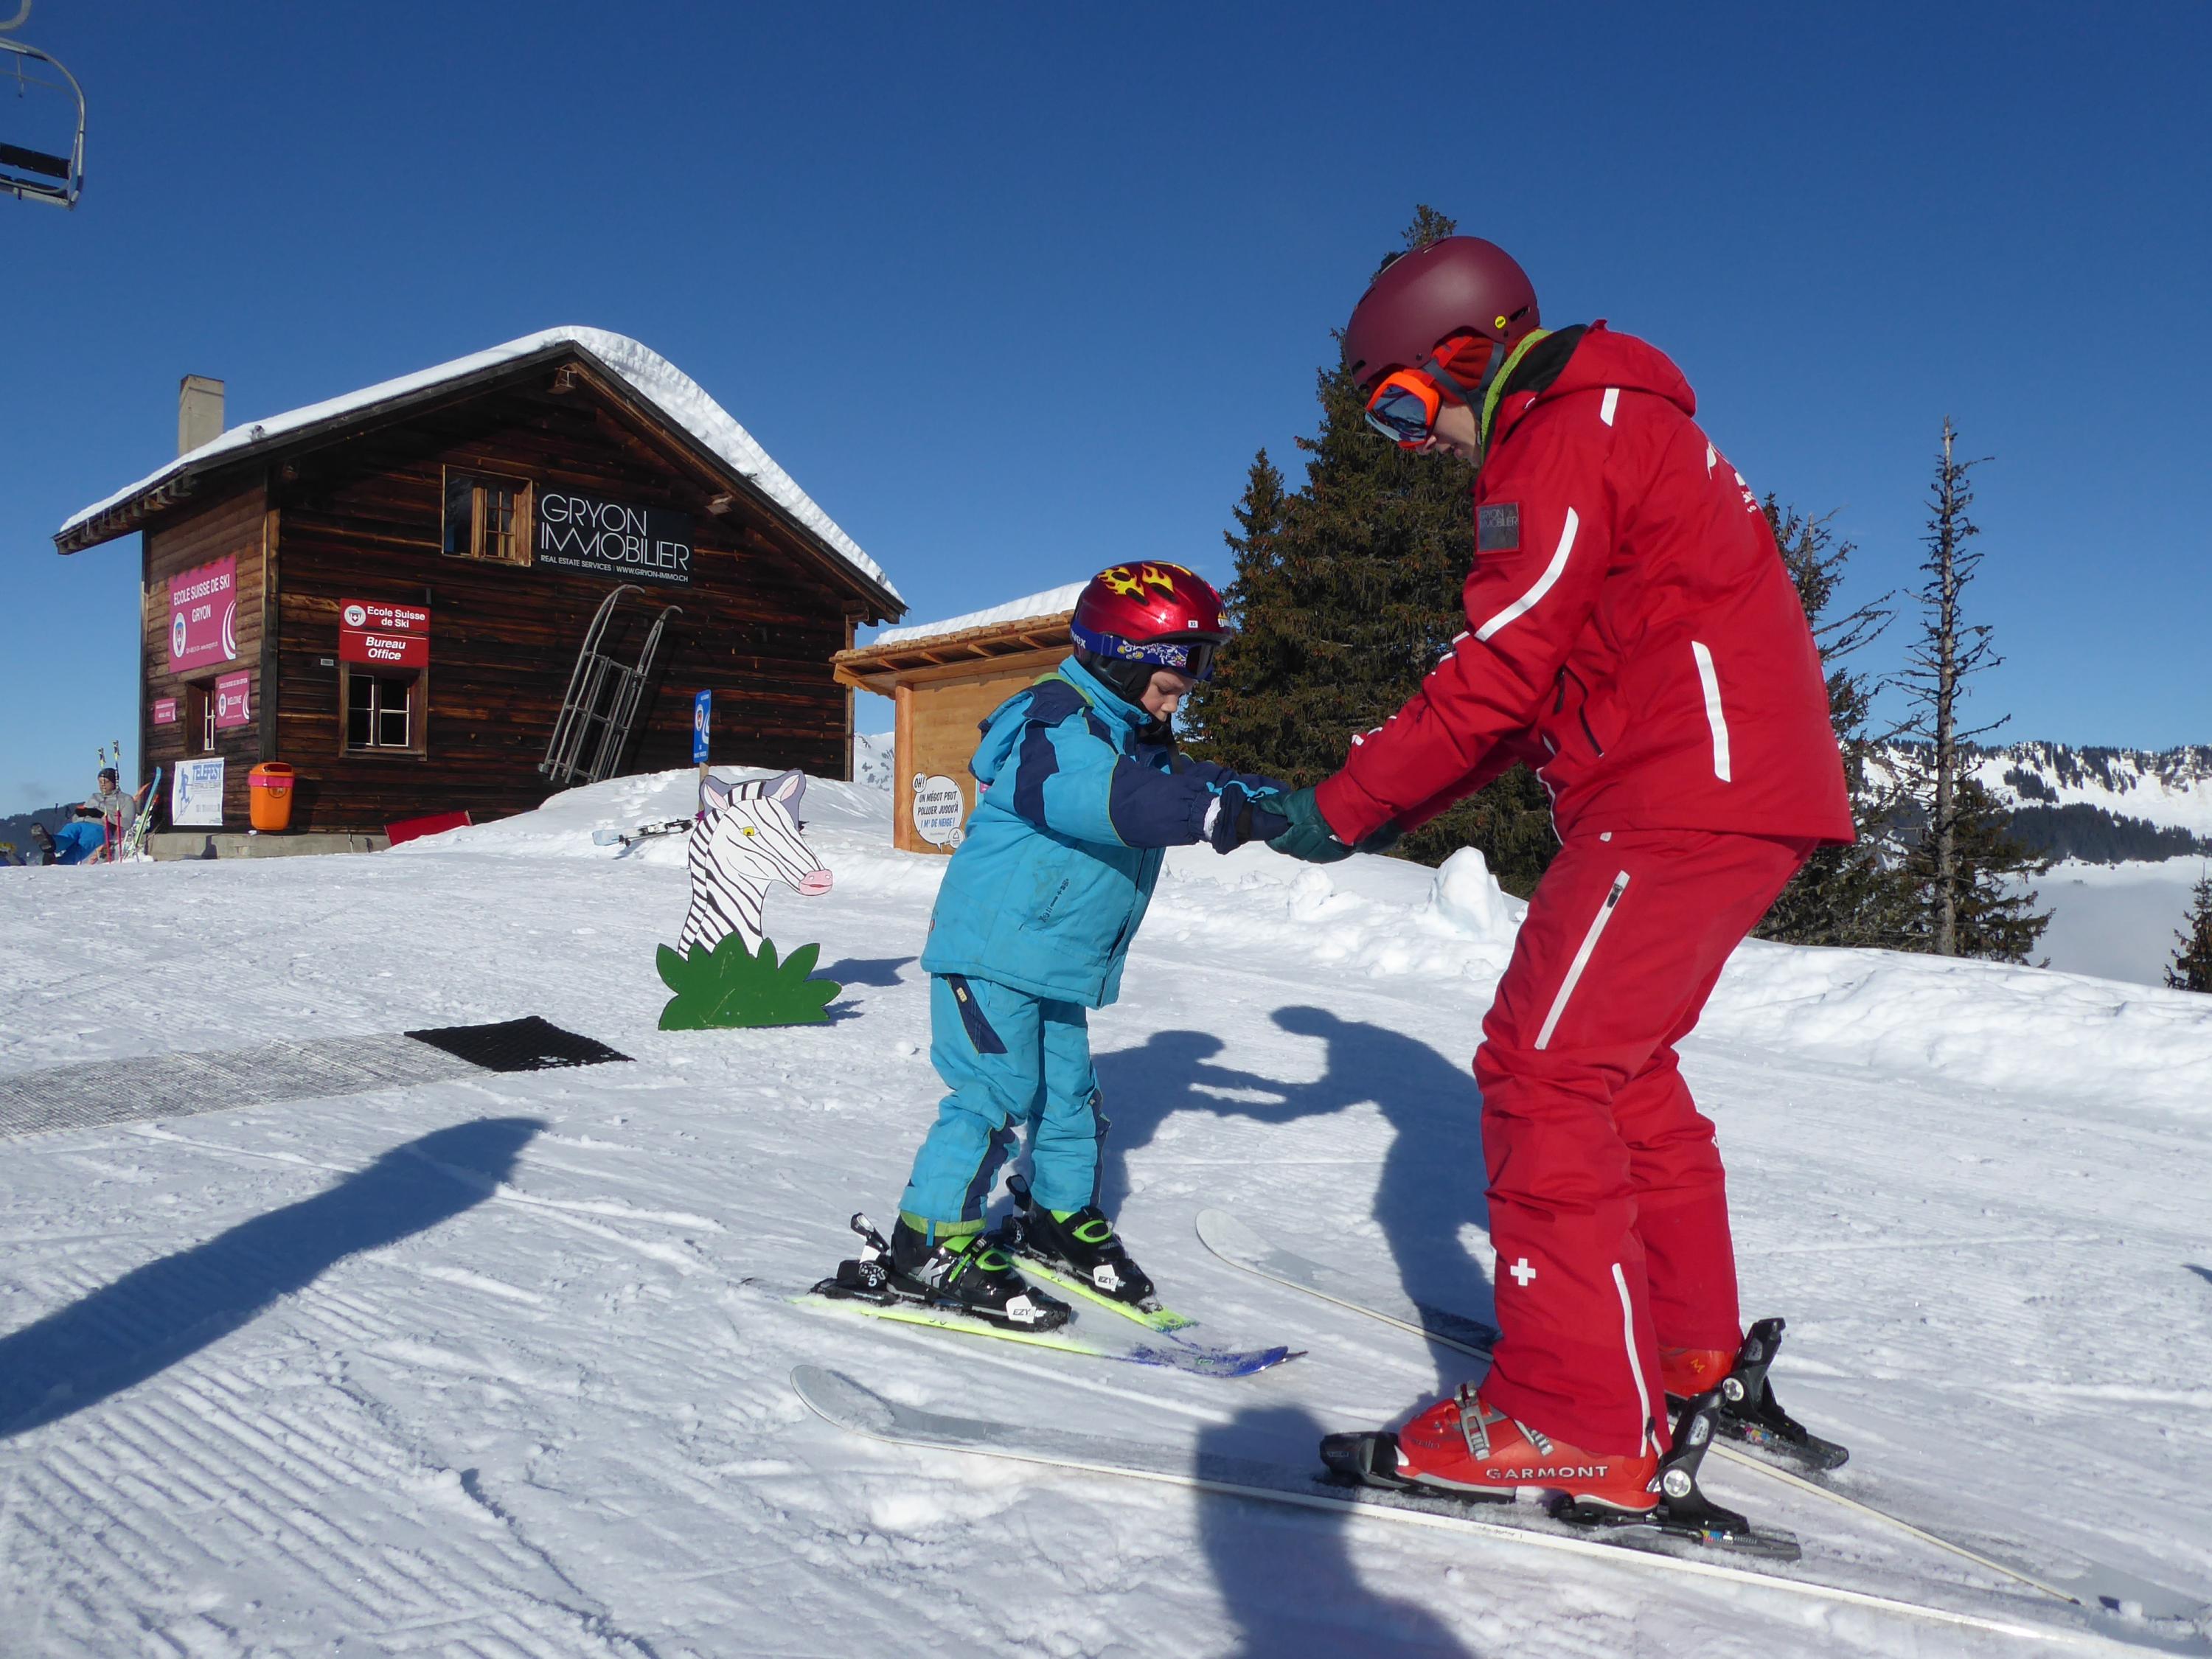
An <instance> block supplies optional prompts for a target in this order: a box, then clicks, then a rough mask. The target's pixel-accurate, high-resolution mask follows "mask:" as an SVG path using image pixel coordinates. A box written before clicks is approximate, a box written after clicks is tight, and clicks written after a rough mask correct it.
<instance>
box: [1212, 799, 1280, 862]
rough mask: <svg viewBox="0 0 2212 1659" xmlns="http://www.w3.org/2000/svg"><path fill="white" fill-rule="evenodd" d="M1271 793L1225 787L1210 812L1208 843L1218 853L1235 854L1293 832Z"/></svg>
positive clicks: (1278, 802)
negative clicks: (1249, 845) (1247, 844)
mask: <svg viewBox="0 0 2212 1659" xmlns="http://www.w3.org/2000/svg"><path fill="white" fill-rule="evenodd" d="M1281 804H1282V798H1281V797H1280V796H1279V795H1277V794H1275V793H1273V791H1271V790H1263V789H1248V788H1246V787H1244V786H1243V784H1241V783H1231V784H1225V785H1224V786H1223V787H1222V790H1221V793H1220V794H1218V796H1216V797H1215V798H1214V800H1213V803H1212V805H1210V806H1208V807H1207V808H1206V843H1207V845H1209V846H1211V847H1212V848H1213V850H1214V851H1215V852H1217V853H1233V852H1235V851H1236V850H1237V848H1240V847H1242V846H1243V844H1244V843H1245V842H1248V841H1268V840H1271V839H1273V837H1274V836H1279V835H1281V834H1282V833H1283V832H1284V831H1285V829H1289V828H1290V821H1289V820H1288V819H1287V818H1285V817H1283V815H1282V814H1281V813H1280V812H1279V811H1277V810H1276V809H1277V808H1278V807H1279V806H1280V805H1281Z"/></svg>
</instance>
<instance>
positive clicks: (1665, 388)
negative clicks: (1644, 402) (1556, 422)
mask: <svg viewBox="0 0 2212 1659" xmlns="http://www.w3.org/2000/svg"><path fill="white" fill-rule="evenodd" d="M1616 386H1617V387H1619V388H1620V389H1621V390H1622V391H1624V392H1650V394H1651V395H1653V396H1654V397H1658V398H1666V399H1667V401H1668V402H1669V403H1671V404H1674V406H1675V407H1676V408H1677V409H1679V410H1681V411H1682V413H1683V414H1684V415H1686V416H1695V415H1696V414H1697V412H1698V394H1697V393H1696V392H1692V390H1691V389H1690V383H1689V381H1688V380H1686V379H1685V378H1684V376H1683V374H1682V371H1681V370H1680V369H1679V368H1675V367H1674V359H1673V358H1671V357H1669V356H1668V355H1667V354H1666V353H1665V352H1663V351H1662V350H1660V349H1659V348H1658V347H1657V346H1655V345H1653V344H1652V343H1650V341H1648V340H1639V339H1638V338H1637V337H1635V336H1634V335H1633V334H1615V333H1614V332H1613V331H1612V330H1611V329H1609V328H1607V326H1606V325H1605V323H1604V321H1603V319H1600V320H1599V321H1597V322H1595V323H1591V324H1589V325H1587V326H1581V325H1577V326H1576V327H1573V328H1563V329H1560V330H1559V331H1557V332H1555V333H1550V334H1542V335H1534V336H1531V337H1530V338H1529V341H1528V344H1527V345H1526V346H1525V347H1524V348H1523V349H1522V350H1521V351H1520V352H1519V353H1518V354H1517V360H1516V361H1515V362H1512V363H1510V365H1509V366H1508V368H1506V370H1505V373H1504V377H1503V390H1502V391H1500V392H1499V393H1498V404H1497V409H1496V410H1495V412H1494V413H1493V414H1492V416H1491V419H1490V421H1489V422H1488V423H1487V428H1486V434H1485V443H1484V452H1485V455H1486V456H1487V453H1488V450H1489V447H1490V446H1491V445H1492V444H1497V443H1502V442H1504V440H1505V438H1506V437H1507V436H1508V435H1510V433H1511V432H1512V430H1513V428H1515V427H1516V426H1517V425H1519V424H1520V422H1522V419H1523V418H1524V417H1525V416H1527V415H1528V412H1529V410H1533V409H1534V408H1535V407H1536V405H1537V404H1541V403H1548V402H1550V401H1551V400H1552V399H1553V398H1564V397H1565V396H1567V395H1568V394H1569V393H1570V392H1602V391H1605V390H1607V389H1608V388H1612V387H1616Z"/></svg>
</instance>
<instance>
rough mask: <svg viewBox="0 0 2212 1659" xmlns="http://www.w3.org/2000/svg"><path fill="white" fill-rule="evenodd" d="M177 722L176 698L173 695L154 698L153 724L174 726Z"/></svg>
mask: <svg viewBox="0 0 2212 1659" xmlns="http://www.w3.org/2000/svg"><path fill="white" fill-rule="evenodd" d="M176 723H177V700H176V699H175V698H174V697H156V698H155V699H154V724H155V725H156V726H174V725H175V724H176Z"/></svg>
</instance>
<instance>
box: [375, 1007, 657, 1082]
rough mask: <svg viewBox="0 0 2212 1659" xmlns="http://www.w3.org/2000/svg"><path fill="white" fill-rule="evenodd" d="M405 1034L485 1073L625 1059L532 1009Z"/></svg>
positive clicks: (591, 1063) (593, 1064) (546, 1069)
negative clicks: (492, 1021) (489, 1021)
mask: <svg viewBox="0 0 2212 1659" xmlns="http://www.w3.org/2000/svg"><path fill="white" fill-rule="evenodd" d="M407 1035H408V1036H411V1037H413V1038H414V1039H415V1041H416V1042H427V1043H428V1044H429V1045H430V1046H431V1047H432V1048H442V1049H444V1050H445V1051H446V1053H447V1054H451V1055H453V1057H454V1058H455V1059H457V1060H467V1061H468V1062H469V1064H471V1066H483V1068H484V1070H486V1071H487V1072H544V1071H550V1070H551V1069H552V1068H554V1067H555V1066H602V1065H605V1063H606V1062H607V1061H609V1060H628V1059H629V1055H628V1054H618V1053H617V1052H616V1051H615V1050H614V1049H612V1048H608V1047H607V1045H606V1044H605V1043H604V1042H597V1041H595V1040H593V1039H592V1038H591V1037H587V1036H578V1035H577V1034H576V1033H575V1032H574V1031H564V1030H562V1029H561V1028H560V1027H559V1026H557V1025H556V1024H552V1022H550V1020H543V1019H540V1018H538V1016H537V1015H535V1014H532V1015H531V1016H530V1017H529V1018H527V1019H509V1020H502V1021H501V1022H500V1023H499V1024H496V1025H447V1026H443V1027H441V1028H440V1029H439V1030H435V1031H410V1032H408V1033H407Z"/></svg>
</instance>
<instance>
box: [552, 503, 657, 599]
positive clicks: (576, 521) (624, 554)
mask: <svg viewBox="0 0 2212 1659" xmlns="http://www.w3.org/2000/svg"><path fill="white" fill-rule="evenodd" d="M537 520H538V544H537V546H536V547H535V548H534V549H533V550H532V556H533V557H534V558H535V559H536V561H537V562H538V563H539V564H550V565H552V566H554V567H556V568H559V569H563V570H589V571H591V572H592V573H593V574H596V575H601V576H614V577H617V578H620V579H622V580H628V581H648V582H671V583H674V584H675V585H677V586H681V587H689V586H690V585H691V515H690V513H664V512H662V511H661V510H660V509H659V507H630V506H628V505H625V504H624V503H623V502H621V501H602V500H601V499H600V498H599V497H598V496H596V495H575V494H574V493H572V492H570V491H568V490H565V489H546V488H544V486H543V485H541V486H539V488H538V507H537Z"/></svg>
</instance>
